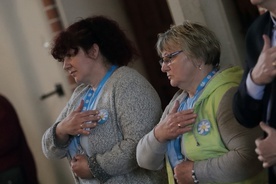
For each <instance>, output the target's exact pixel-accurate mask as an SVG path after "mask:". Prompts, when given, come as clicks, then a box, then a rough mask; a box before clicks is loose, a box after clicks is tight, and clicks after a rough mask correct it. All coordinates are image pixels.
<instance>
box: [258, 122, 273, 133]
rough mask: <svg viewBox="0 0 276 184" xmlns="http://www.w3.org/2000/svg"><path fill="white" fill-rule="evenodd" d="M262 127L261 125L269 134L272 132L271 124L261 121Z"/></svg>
mask: <svg viewBox="0 0 276 184" xmlns="http://www.w3.org/2000/svg"><path fill="white" fill-rule="evenodd" d="M260 127H261V129H262V130H263V131H264V132H266V133H267V135H269V134H270V132H271V127H270V126H268V125H267V124H265V123H264V122H261V123H260Z"/></svg>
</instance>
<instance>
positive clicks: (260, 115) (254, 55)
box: [233, 12, 276, 183]
mask: <svg viewBox="0 0 276 184" xmlns="http://www.w3.org/2000/svg"><path fill="white" fill-rule="evenodd" d="M272 28H273V22H272V20H271V18H270V14H269V12H266V13H265V14H263V15H261V16H260V17H258V19H257V20H256V21H255V22H254V23H253V24H252V25H251V27H250V28H249V30H248V32H247V35H246V62H245V66H244V70H245V71H244V75H243V78H242V81H241V84H240V86H239V90H238V91H237V93H236V94H235V96H234V103H233V111H234V115H235V117H236V119H237V120H238V121H239V123H240V124H242V125H243V126H245V127H249V128H252V127H255V126H258V125H259V123H260V122H261V121H264V122H268V124H269V125H270V126H271V127H274V128H276V109H275V108H276V98H275V97H276V91H275V90H276V89H275V87H276V80H275V79H274V80H273V82H272V83H270V84H267V85H266V86H265V90H264V96H263V99H261V100H255V99H253V98H252V97H250V96H249V94H248V92H247V89H246V78H247V75H248V73H249V72H250V70H251V69H252V68H253V67H254V66H255V64H256V63H257V61H258V58H259V55H260V53H261V51H262V49H263V45H264V41H263V37H262V35H263V34H266V35H268V36H269V37H270V38H271V35H272ZM269 100H271V113H270V114H271V116H270V117H267V110H268V109H267V108H268V102H269ZM267 119H268V121H267ZM272 179H273V180H274V182H273V183H276V178H275V176H273V177H272ZM271 183H272V182H271Z"/></svg>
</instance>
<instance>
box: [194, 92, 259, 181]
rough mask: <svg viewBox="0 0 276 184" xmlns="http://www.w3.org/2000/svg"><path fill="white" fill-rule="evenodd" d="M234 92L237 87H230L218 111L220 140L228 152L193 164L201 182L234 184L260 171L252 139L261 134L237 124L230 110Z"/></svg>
mask: <svg viewBox="0 0 276 184" xmlns="http://www.w3.org/2000/svg"><path fill="white" fill-rule="evenodd" d="M235 90H236V88H231V89H230V90H229V91H228V92H226V94H225V95H224V96H223V98H222V100H221V102H220V105H219V108H218V109H219V110H218V112H217V121H218V126H219V131H220V134H221V138H222V141H223V142H224V144H225V146H226V148H227V149H228V150H229V152H227V153H225V154H224V155H222V156H220V157H216V158H211V159H208V160H204V161H198V162H195V165H194V167H195V172H196V174H197V178H198V180H199V181H204V183H205V182H207V183H208V182H216V183H228V182H237V181H241V180H244V179H247V178H250V177H252V176H254V175H256V174H257V173H259V172H260V171H261V170H262V165H261V162H259V161H258V159H257V154H256V153H255V151H254V150H255V139H256V138H257V137H259V136H261V135H262V131H261V129H260V128H259V127H256V128H254V129H248V128H245V127H243V126H242V125H240V124H239V123H238V122H237V121H236V119H235V117H234V115H233V113H232V109H231V103H232V97H233V94H234V92H235ZM233 168H235V169H233ZM248 168H250V169H248Z"/></svg>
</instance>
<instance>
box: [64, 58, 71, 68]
mask: <svg viewBox="0 0 276 184" xmlns="http://www.w3.org/2000/svg"><path fill="white" fill-rule="evenodd" d="M70 67H71V66H70V62H69V60H68V58H66V57H65V58H64V60H63V69H64V70H66V71H67V70H68V69H69V68H70Z"/></svg>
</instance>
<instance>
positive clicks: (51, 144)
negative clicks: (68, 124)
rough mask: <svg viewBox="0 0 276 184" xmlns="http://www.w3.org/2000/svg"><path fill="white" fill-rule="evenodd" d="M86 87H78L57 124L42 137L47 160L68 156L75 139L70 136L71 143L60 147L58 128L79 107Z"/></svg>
mask: <svg viewBox="0 0 276 184" xmlns="http://www.w3.org/2000/svg"><path fill="white" fill-rule="evenodd" d="M85 90H86V88H85V85H80V86H78V87H77V88H76V89H75V90H74V92H73V94H72V96H71V98H70V100H69V101H68V102H67V104H66V106H65V107H64V108H63V110H62V111H61V113H60V114H59V116H58V118H57V119H56V121H55V123H54V124H53V125H52V126H51V127H50V128H48V129H47V130H46V131H45V133H44V134H43V136H42V151H43V153H44V155H45V157H46V158H48V159H61V158H64V157H65V156H66V155H67V151H68V146H69V144H70V142H71V140H72V138H73V136H70V139H69V141H68V142H67V143H66V144H64V145H60V144H58V143H57V141H56V127H57V125H58V123H59V122H61V121H62V120H63V119H64V118H65V117H67V116H68V114H69V113H70V112H71V111H73V110H74V108H75V107H76V106H78V105H79V103H80V100H81V98H82V95H83V94H84V93H85Z"/></svg>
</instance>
